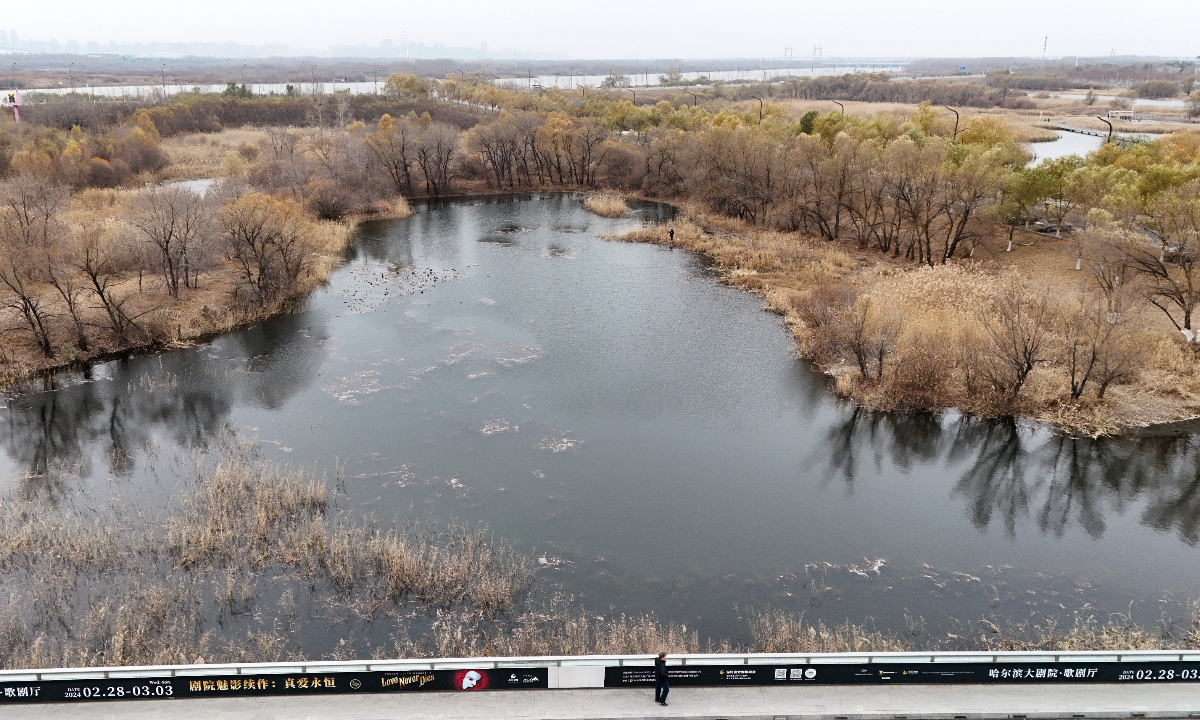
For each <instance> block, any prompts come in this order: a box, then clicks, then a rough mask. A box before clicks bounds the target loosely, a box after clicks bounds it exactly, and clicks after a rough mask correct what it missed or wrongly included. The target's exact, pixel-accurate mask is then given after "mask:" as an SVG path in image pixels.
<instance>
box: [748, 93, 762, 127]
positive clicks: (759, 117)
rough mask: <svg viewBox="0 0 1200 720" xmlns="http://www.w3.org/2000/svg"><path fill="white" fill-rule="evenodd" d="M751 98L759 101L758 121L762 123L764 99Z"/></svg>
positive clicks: (755, 96) (753, 96) (754, 96)
mask: <svg viewBox="0 0 1200 720" xmlns="http://www.w3.org/2000/svg"><path fill="white" fill-rule="evenodd" d="M750 97H752V98H754V99H755V100H757V101H758V121H759V122H762V109H763V102H762V98H760V97H759V96H757V95H751V96H750Z"/></svg>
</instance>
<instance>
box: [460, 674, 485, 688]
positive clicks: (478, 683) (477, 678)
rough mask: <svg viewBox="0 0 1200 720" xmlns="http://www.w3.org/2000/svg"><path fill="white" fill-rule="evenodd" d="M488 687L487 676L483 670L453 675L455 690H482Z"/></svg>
mask: <svg viewBox="0 0 1200 720" xmlns="http://www.w3.org/2000/svg"><path fill="white" fill-rule="evenodd" d="M487 686H488V676H487V673H486V672H484V671H483V670H459V671H458V672H457V673H455V674H454V689H455V690H483V689H484V688H486V687H487Z"/></svg>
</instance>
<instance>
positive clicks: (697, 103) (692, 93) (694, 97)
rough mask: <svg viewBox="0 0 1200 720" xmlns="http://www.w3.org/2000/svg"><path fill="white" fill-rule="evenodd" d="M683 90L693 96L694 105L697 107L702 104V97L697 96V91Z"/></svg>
mask: <svg viewBox="0 0 1200 720" xmlns="http://www.w3.org/2000/svg"><path fill="white" fill-rule="evenodd" d="M683 92H684V93H685V94H687V95H691V96H692V107H696V106H697V105H699V104H700V98H698V97H696V93H694V92H688V91H687V90H684V91H683Z"/></svg>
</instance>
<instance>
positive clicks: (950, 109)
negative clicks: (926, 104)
mask: <svg viewBox="0 0 1200 720" xmlns="http://www.w3.org/2000/svg"><path fill="white" fill-rule="evenodd" d="M942 107H944V108H946V109H947V110H949V111H950V112H952V113H954V137H952V138H950V139H951V140H957V139H958V111H957V110H955V109H954V108H952V107H947V106H945V105H943V106H942Z"/></svg>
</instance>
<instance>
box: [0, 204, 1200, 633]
mask: <svg viewBox="0 0 1200 720" xmlns="http://www.w3.org/2000/svg"><path fill="white" fill-rule="evenodd" d="M417 209H418V213H417V214H416V215H415V216H414V217H412V218H411V219H409V220H404V221H396V222H380V223H374V224H370V225H367V226H366V227H364V228H363V230H362V231H361V233H360V238H359V241H358V243H357V245H356V247H355V249H354V251H353V254H352V257H351V259H350V260H349V262H348V263H347V264H346V265H345V267H343V268H341V269H340V270H338V271H337V273H335V275H334V276H333V278H332V281H331V283H330V285H329V286H328V287H327V288H324V289H322V290H320V291H318V292H317V293H316V294H315V295H314V296H313V297H312V298H311V299H310V301H309V302H308V303H307V305H306V308H305V309H304V310H303V311H302V312H299V313H296V314H293V315H288V316H285V317H280V318H277V319H274V320H272V321H270V322H266V323H263V324H262V325H259V326H256V327H253V328H250V329H248V330H245V331H242V332H236V333H231V334H229V335H227V336H224V337H222V338H219V339H218V340H216V341H214V342H213V343H211V344H210V345H207V346H203V347H197V348H193V349H188V350H180V351H173V352H167V353H162V354H159V355H154V356H148V357H138V358H130V359H127V360H122V361H117V362H111V363H106V364H103V365H99V366H97V367H95V368H93V369H92V370H91V371H90V372H89V373H88V377H86V378H85V377H82V376H79V377H75V376H71V377H67V376H64V377H62V378H60V379H59V383H60V387H59V388H58V389H55V390H52V391H48V392H41V393H27V394H23V395H19V396H15V397H10V398H8V399H7V401H6V402H7V405H8V407H7V409H3V410H0V432H2V433H3V435H2V438H0V441H2V442H3V448H4V457H3V458H2V459H0V479H2V480H3V481H4V483H5V485H6V488H5V491H6V492H16V493H21V494H23V495H25V496H33V497H38V498H41V499H43V501H44V502H47V503H50V502H85V503H90V504H93V505H97V506H98V505H100V504H103V503H105V502H110V501H116V502H120V503H121V504H123V505H126V506H127V507H134V508H147V509H152V508H154V507H156V506H161V505H163V504H165V503H166V502H167V501H168V500H169V498H170V497H171V495H172V494H174V493H176V492H177V491H178V487H179V483H180V481H181V478H180V475H181V474H182V473H183V471H182V470H180V468H182V467H185V465H186V463H182V462H181V461H180V456H181V454H186V453H188V452H193V451H200V450H202V449H203V448H204V447H205V446H206V445H207V444H208V442H209V440H210V439H211V438H212V437H213V435H214V433H218V432H222V431H225V430H226V429H231V430H232V431H233V432H236V433H238V434H240V435H242V436H246V437H249V438H254V439H256V440H257V441H258V442H259V443H260V444H261V445H262V448H263V452H264V454H265V455H266V456H267V457H268V458H271V459H276V460H280V461H284V462H288V463H296V464H301V465H305V466H309V467H315V468H317V469H318V470H320V471H322V472H327V473H329V475H330V477H331V478H332V477H333V474H334V468H335V467H337V466H339V465H340V466H341V467H342V468H343V471H342V472H343V475H344V477H345V483H346V488H347V490H348V492H349V497H348V498H347V499H345V500H344V501H343V504H344V505H350V506H351V507H361V508H362V510H363V512H365V513H370V514H373V515H374V516H376V517H378V518H380V519H383V520H390V519H392V518H393V517H397V516H399V517H402V518H407V517H422V518H423V517H432V518H438V519H442V520H449V519H451V518H457V519H460V520H465V521H470V522H486V523H487V524H488V525H489V526H490V527H491V529H492V530H493V531H494V532H495V533H496V535H497V536H499V537H502V538H505V539H507V540H509V541H511V542H512V543H513V544H515V545H516V546H517V547H519V548H521V549H523V550H526V551H530V552H533V553H535V555H536V556H537V557H539V558H540V560H539V562H540V563H541V566H542V570H541V571H540V572H541V574H542V576H543V578H544V579H545V580H546V581H548V582H551V583H559V584H561V586H562V587H563V588H564V589H566V590H567V591H569V592H571V593H573V594H575V595H576V596H577V597H578V598H579V599H580V600H581V601H582V602H583V603H585V604H586V605H587V606H588V607H589V608H591V609H593V610H596V611H597V612H602V613H605V614H607V613H609V612H616V613H621V612H626V613H639V612H643V611H654V612H657V613H659V614H660V615H661V616H664V617H668V618H671V619H676V620H681V621H684V622H687V623H688V624H689V627H692V626H694V627H697V628H699V629H700V631H701V632H702V634H705V635H713V636H726V637H738V636H741V637H744V636H745V635H746V629H745V626H744V625H743V624H742V623H740V622H739V620H738V616H739V609H744V608H746V607H747V606H754V607H766V606H774V607H782V608H786V609H789V610H793V611H804V612H806V613H807V616H808V617H809V618H823V619H827V620H833V621H839V620H844V619H850V620H852V621H856V622H862V621H864V620H867V619H872V620H873V622H874V623H875V624H876V625H877V626H878V627H881V628H891V629H902V628H904V627H905V626H906V619H905V616H906V614H908V615H910V616H914V617H923V618H925V622H926V627H927V630H928V631H929V632H933V633H934V634H935V635H937V634H943V635H944V634H945V633H947V632H955V629H956V627H957V626H958V625H957V623H958V622H961V623H964V624H967V625H974V623H975V621H976V620H978V619H979V618H981V617H987V618H991V619H994V620H997V621H1025V620H1039V619H1042V618H1044V617H1046V616H1052V617H1068V616H1070V614H1071V613H1074V612H1076V611H1080V610H1082V611H1083V612H1084V613H1095V614H1097V615H1098V616H1100V617H1102V618H1103V617H1105V616H1106V614H1107V613H1108V612H1114V611H1120V612H1129V610H1130V608H1131V607H1132V609H1133V613H1134V619H1135V620H1140V621H1141V622H1144V623H1150V624H1153V623H1155V622H1157V621H1158V620H1159V619H1160V617H1169V618H1177V617H1180V616H1181V615H1182V612H1183V610H1182V606H1183V603H1185V602H1186V601H1187V600H1189V599H1191V598H1193V597H1200V574H1198V573H1197V572H1196V570H1197V559H1198V558H1200V555H1198V553H1197V549H1196V547H1195V545H1196V542H1197V539H1198V537H1200V474H1198V467H1200V466H1198V461H1200V454H1198V453H1197V442H1196V439H1195V437H1193V436H1190V435H1183V436H1181V437H1147V438H1142V439H1123V440H1114V441H1104V442H1096V441H1090V440H1070V439H1064V438H1060V437H1055V436H1054V435H1052V434H1050V433H1048V432H1046V431H1045V430H1043V429H1039V428H1036V427H1029V426H1025V425H1021V424H1019V423H1014V422H1011V421H1009V422H1005V421H994V422H984V421H976V420H969V419H965V418H962V417H960V416H958V415H956V414H953V413H946V414H943V415H941V416H931V415H908V414H872V413H867V412H864V411H861V410H858V409H856V408H855V407H854V406H853V405H852V404H849V403H843V402H839V401H837V400H836V399H835V398H834V396H833V394H832V393H831V391H830V389H829V385H828V382H827V380H826V379H825V378H824V377H823V376H821V375H820V374H818V373H815V372H813V371H812V370H811V369H810V368H809V367H808V366H806V365H805V364H804V363H802V362H799V361H797V360H796V359H795V356H794V350H793V345H792V341H791V339H790V337H789V335H788V333H787V332H786V330H785V329H784V328H783V327H781V324H780V321H779V318H778V317H777V316H774V315H771V314H769V313H766V312H764V311H763V310H762V302H761V299H759V298H757V297H754V296H751V295H748V294H745V293H743V292H740V291H737V290H734V289H730V288H727V287H724V286H722V285H720V284H719V283H718V282H717V281H716V280H715V279H714V278H713V276H712V273H711V272H710V271H709V270H708V269H707V268H706V266H705V263H704V262H703V261H702V260H701V259H700V258H698V257H695V256H692V255H689V254H686V253H681V252H672V251H669V250H665V249H662V248H658V247H653V246H649V245H638V244H627V243H621V242H612V241H606V240H602V239H599V238H598V237H597V236H598V235H602V234H606V233H616V232H620V231H621V230H623V229H626V228H629V227H633V226H636V225H638V223H639V222H646V221H651V222H653V221H661V220H663V219H666V218H668V217H669V208H666V207H664V206H655V205H646V206H643V207H640V208H638V209H637V210H636V212H635V213H634V216H632V218H633V219H628V218H627V219H624V220H618V221H612V220H604V219H601V218H597V217H595V216H592V215H590V214H588V213H586V212H585V211H584V210H583V209H582V207H581V206H580V204H579V202H578V200H577V199H576V198H573V197H569V196H561V195H531V196H520V197H511V198H491V199H474V200H461V201H452V202H444V203H441V204H438V205H429V206H420V207H418V208H417ZM435 277H436V278H437V279H436V280H435V279H434V278H435ZM331 482H332V480H331ZM1130 603H1132V606H1131V605H1130ZM1164 614H1165V615H1164Z"/></svg>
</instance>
